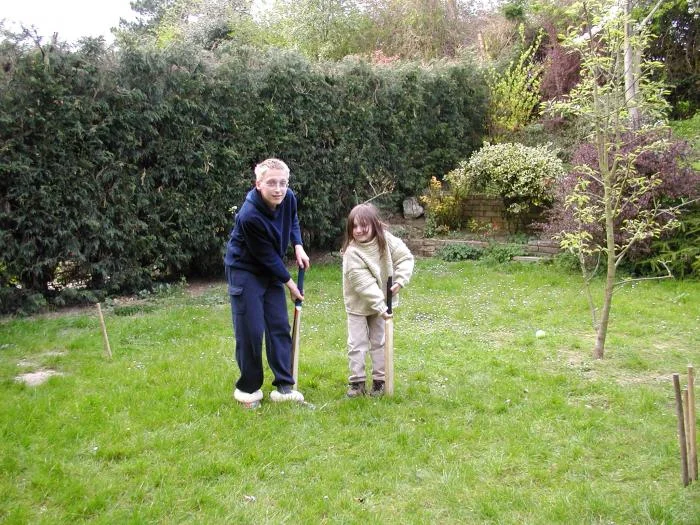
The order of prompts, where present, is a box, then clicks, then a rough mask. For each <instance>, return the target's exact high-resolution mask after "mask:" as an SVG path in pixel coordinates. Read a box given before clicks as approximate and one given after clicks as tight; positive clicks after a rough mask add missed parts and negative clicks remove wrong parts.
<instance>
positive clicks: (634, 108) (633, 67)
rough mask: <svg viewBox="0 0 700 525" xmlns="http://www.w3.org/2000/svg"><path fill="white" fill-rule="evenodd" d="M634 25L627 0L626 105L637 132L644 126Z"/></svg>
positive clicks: (631, 124)
mask: <svg viewBox="0 0 700 525" xmlns="http://www.w3.org/2000/svg"><path fill="white" fill-rule="evenodd" d="M632 25H633V22H632V0H625V104H626V105H627V111H629V117H630V127H631V128H632V129H633V130H634V131H637V130H638V129H639V128H641V126H642V120H641V116H640V113H639V100H638V94H639V86H638V85H637V81H638V79H639V77H638V76H637V74H636V73H637V63H638V62H639V58H638V57H637V56H636V55H637V53H638V51H636V50H635V49H634V46H632V36H633V32H634V29H633V27H632Z"/></svg>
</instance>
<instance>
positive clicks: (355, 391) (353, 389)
mask: <svg viewBox="0 0 700 525" xmlns="http://www.w3.org/2000/svg"><path fill="white" fill-rule="evenodd" d="M347 395H348V397H360V396H364V395H365V384H364V383H350V388H348V393H347Z"/></svg>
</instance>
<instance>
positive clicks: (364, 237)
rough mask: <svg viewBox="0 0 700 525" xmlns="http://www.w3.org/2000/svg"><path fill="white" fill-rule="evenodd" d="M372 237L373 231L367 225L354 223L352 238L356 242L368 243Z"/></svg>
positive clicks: (369, 225) (370, 226)
mask: <svg viewBox="0 0 700 525" xmlns="http://www.w3.org/2000/svg"><path fill="white" fill-rule="evenodd" d="M373 237H374V229H373V228H372V225H371V224H369V223H362V222H359V221H358V222H356V223H355V224H354V225H353V227H352V238H353V239H355V241H357V242H368V241H371V240H372V238H373Z"/></svg>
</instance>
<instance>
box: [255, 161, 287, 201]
mask: <svg viewBox="0 0 700 525" xmlns="http://www.w3.org/2000/svg"><path fill="white" fill-rule="evenodd" d="M288 185H289V179H288V178H287V176H286V175H285V174H284V172H283V171H282V170H278V169H275V168H270V169H268V170H267V171H266V172H265V174H264V175H263V176H262V178H261V179H260V180H258V181H256V182H255V187H256V188H257V189H258V191H259V192H260V195H262V198H263V201H265V204H267V205H268V206H269V207H270V208H271V209H273V210H274V209H275V208H276V207H277V206H279V205H280V204H281V203H282V201H283V200H284V197H285V196H286V195H287V186H288Z"/></svg>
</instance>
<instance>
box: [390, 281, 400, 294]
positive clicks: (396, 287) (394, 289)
mask: <svg viewBox="0 0 700 525" xmlns="http://www.w3.org/2000/svg"><path fill="white" fill-rule="evenodd" d="M399 290H401V285H400V284H399V283H395V284H394V286H392V287H391V295H396V294H397V293H399Z"/></svg>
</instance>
